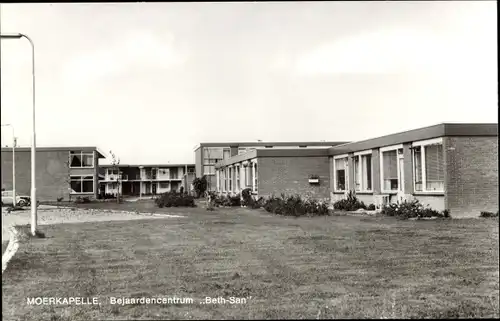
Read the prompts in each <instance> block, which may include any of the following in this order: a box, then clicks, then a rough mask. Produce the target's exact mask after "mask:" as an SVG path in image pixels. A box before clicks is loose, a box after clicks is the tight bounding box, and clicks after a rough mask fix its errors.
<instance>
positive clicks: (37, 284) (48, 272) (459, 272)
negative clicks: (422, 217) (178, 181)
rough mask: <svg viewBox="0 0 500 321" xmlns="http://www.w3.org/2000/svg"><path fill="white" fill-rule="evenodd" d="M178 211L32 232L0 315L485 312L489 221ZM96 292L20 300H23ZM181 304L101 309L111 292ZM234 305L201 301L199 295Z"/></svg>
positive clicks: (491, 309) (494, 273) (493, 313)
mask: <svg viewBox="0 0 500 321" xmlns="http://www.w3.org/2000/svg"><path fill="white" fill-rule="evenodd" d="M189 210H190V211H191V212H190V214H189V215H188V217H187V218H169V219H160V220H141V221H115V222H100V223H79V224H61V225H53V226H44V227H43V232H45V234H46V235H47V238H45V239H30V240H29V242H27V243H25V244H22V245H21V247H20V249H19V252H18V253H17V254H16V256H15V257H14V258H13V260H12V261H11V263H10V265H9V268H8V269H7V271H6V272H5V273H4V275H3V276H2V290H3V313H2V315H3V319H4V320H35V319H36V320H72V321H75V320H93V319H108V320H113V319H115V320H118V319H121V320H123V319H130V318H134V319H143V320H145V319H159V318H161V319H235V318H239V319H287V318H309V319H314V318H319V319H322V318H380V317H384V318H411V317H414V318H455V317H496V318H498V316H499V314H498V310H499V306H498V299H499V284H498V282H499V274H498V271H499V268H498V219H491V220H479V219H470V220H435V221H401V220H397V219H395V218H388V217H360V216H330V217H316V218H289V217H278V216H272V215H270V214H267V213H265V212H263V211H252V210H247V209H241V208H237V209H225V210H221V209H217V210H216V211H214V212H209V211H206V210H205V209H203V208H196V209H189ZM37 296H43V297H71V296H82V297H98V298H99V300H100V302H101V305H98V306H88V305H87V306H75V305H73V306H48V305H45V306H30V305H27V304H26V298H27V297H37ZM141 296H146V297H173V296H177V297H188V298H193V299H194V303H193V304H186V305H182V304H166V305H155V304H151V305H124V306H118V305H111V304H109V298H110V297H141ZM231 296H232V297H237V298H246V299H247V302H246V304H233V305H230V304H200V302H201V301H203V300H204V298H205V297H225V298H229V297H231Z"/></svg>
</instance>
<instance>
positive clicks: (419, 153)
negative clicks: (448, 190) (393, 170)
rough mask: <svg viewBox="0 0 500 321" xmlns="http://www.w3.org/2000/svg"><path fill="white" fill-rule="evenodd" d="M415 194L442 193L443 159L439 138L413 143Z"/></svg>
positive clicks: (441, 144)
mask: <svg viewBox="0 0 500 321" xmlns="http://www.w3.org/2000/svg"><path fill="white" fill-rule="evenodd" d="M413 174H414V175H413V176H414V177H415V181H414V187H415V191H416V192H443V191H444V157H443V141H442V139H441V138H438V139H433V140H428V141H422V142H416V143H413Z"/></svg>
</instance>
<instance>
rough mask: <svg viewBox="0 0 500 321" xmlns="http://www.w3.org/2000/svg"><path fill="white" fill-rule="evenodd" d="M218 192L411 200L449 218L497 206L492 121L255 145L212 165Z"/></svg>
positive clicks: (383, 201) (372, 200)
mask: <svg viewBox="0 0 500 321" xmlns="http://www.w3.org/2000/svg"><path fill="white" fill-rule="evenodd" d="M214 168H215V173H216V174H215V187H216V190H217V191H218V192H219V193H220V194H228V195H232V194H237V193H239V192H241V190H243V189H244V188H251V189H252V191H253V194H254V195H255V196H256V197H260V196H264V197H265V196H269V195H273V194H274V195H279V194H281V193H285V194H288V195H290V194H299V195H302V196H306V197H312V198H316V199H329V200H330V201H331V202H332V203H333V202H336V201H338V200H341V199H343V198H345V197H346V196H347V194H349V193H350V192H353V193H355V194H356V196H357V197H358V199H360V200H361V201H363V202H364V203H365V204H367V205H368V204H374V205H376V206H378V207H380V206H382V205H384V204H388V203H396V202H402V201H405V200H409V201H411V200H415V199H416V200H418V201H420V203H422V204H423V205H429V206H430V207H431V208H433V209H435V210H439V211H442V210H445V209H447V210H449V211H450V213H451V215H452V216H453V217H468V216H476V217H477V216H478V215H479V212H480V211H491V212H496V211H498V124H439V125H435V126H430V127H425V128H420V129H415V130H410V131H406V132H401V133H397V134H392V135H387V136H383V137H378V138H373V139H368V140H364V141H358V142H350V143H344V144H338V145H336V146H333V147H330V148H327V149H301V148H294V149H266V148H264V149H255V150H251V151H248V152H246V153H243V154H240V155H233V156H232V157H231V156H229V157H228V158H226V159H223V160H221V161H219V162H217V164H216V165H215V166H214Z"/></svg>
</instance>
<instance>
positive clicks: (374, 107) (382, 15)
mask: <svg viewBox="0 0 500 321" xmlns="http://www.w3.org/2000/svg"><path fill="white" fill-rule="evenodd" d="M496 12H497V10H496V2H495V1H457V2H455V1H446V2H439V1H429V2H424V1H418V2H402V1H398V2H390V1H389V2H387V1H386V2H361V1H359V2H358V1H356V2H354V1H353V2H275V3H255V2H248V3H245V2H242V3H234V2H233V3H195V2H188V3H115V4H104V3H98V4H90V3H79V4H71V3H70V4H68V3H64V4H33V3H25V4H2V5H1V7H0V19H1V20H0V27H1V32H2V33H9V32H21V33H25V34H27V35H29V36H30V37H31V38H32V39H33V41H34V43H35V50H36V68H37V69H36V99H37V100H36V103H37V105H36V107H37V109H36V110H37V120H36V128H37V145H38V146H78V145H83V146H97V147H99V148H100V149H102V150H103V151H105V152H108V151H109V150H113V151H114V152H115V154H117V155H118V156H119V157H120V158H121V161H122V163H165V162H168V161H169V162H170V163H183V162H191V163H192V162H194V154H193V147H194V146H195V145H196V144H198V143H200V142H210V141H256V140H257V139H261V140H264V141H297V140H298V141H310V140H312V141H315V140H332V141H344V140H360V139H366V138H371V137H376V136H380V135H385V134H391V133H394V132H398V131H403V130H408V129H414V128H418V127H422V126H428V125H433V124H437V123H441V122H490V123H491V122H495V123H496V122H497V118H498V116H497V106H498V92H497V78H498V77H497V31H496V30H497V15H496ZM1 117H2V118H1V119H2V124H5V123H12V124H13V125H14V126H15V130H16V136H18V137H19V139H18V141H19V144H20V145H23V146H29V145H30V144H31V136H30V135H31V51H30V47H29V43H28V42H27V41H26V40H21V41H20V40H2V41H1ZM10 140H11V134H10V132H9V128H5V127H2V144H3V145H5V144H7V143H9V145H10Z"/></svg>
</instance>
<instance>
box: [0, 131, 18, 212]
mask: <svg viewBox="0 0 500 321" xmlns="http://www.w3.org/2000/svg"><path fill="white" fill-rule="evenodd" d="M0 126H2V127H7V126H9V127H10V128H12V194H13V196H12V197H13V202H12V204H13V206H16V205H17V201H16V136H15V135H14V126H12V125H11V124H4V125H0Z"/></svg>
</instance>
